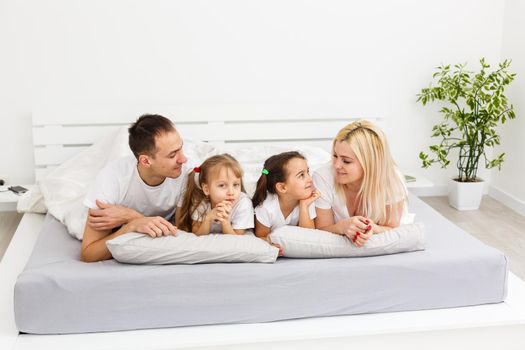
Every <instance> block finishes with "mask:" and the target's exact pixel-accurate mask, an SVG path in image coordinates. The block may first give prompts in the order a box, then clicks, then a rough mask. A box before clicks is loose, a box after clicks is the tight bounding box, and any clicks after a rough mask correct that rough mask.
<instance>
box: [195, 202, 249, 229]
mask: <svg viewBox="0 0 525 350" xmlns="http://www.w3.org/2000/svg"><path fill="white" fill-rule="evenodd" d="M209 211H211V203H210V202H208V201H206V202H201V203H200V204H199V206H198V207H197V209H195V210H194V211H193V213H192V214H191V218H192V219H193V220H194V221H202V219H203V218H204V216H205V215H206V213H207V212H209ZM230 220H231V224H232V228H233V229H235V230H245V229H250V228H253V227H254V224H253V205H252V200H251V199H250V197H248V195H247V194H246V193H244V192H241V195H240V196H239V199H238V200H237V202H235V204H234V205H233V208H232V211H231V213H230ZM210 233H222V226H221V223H220V222H215V221H213V222H212V224H211V228H210Z"/></svg>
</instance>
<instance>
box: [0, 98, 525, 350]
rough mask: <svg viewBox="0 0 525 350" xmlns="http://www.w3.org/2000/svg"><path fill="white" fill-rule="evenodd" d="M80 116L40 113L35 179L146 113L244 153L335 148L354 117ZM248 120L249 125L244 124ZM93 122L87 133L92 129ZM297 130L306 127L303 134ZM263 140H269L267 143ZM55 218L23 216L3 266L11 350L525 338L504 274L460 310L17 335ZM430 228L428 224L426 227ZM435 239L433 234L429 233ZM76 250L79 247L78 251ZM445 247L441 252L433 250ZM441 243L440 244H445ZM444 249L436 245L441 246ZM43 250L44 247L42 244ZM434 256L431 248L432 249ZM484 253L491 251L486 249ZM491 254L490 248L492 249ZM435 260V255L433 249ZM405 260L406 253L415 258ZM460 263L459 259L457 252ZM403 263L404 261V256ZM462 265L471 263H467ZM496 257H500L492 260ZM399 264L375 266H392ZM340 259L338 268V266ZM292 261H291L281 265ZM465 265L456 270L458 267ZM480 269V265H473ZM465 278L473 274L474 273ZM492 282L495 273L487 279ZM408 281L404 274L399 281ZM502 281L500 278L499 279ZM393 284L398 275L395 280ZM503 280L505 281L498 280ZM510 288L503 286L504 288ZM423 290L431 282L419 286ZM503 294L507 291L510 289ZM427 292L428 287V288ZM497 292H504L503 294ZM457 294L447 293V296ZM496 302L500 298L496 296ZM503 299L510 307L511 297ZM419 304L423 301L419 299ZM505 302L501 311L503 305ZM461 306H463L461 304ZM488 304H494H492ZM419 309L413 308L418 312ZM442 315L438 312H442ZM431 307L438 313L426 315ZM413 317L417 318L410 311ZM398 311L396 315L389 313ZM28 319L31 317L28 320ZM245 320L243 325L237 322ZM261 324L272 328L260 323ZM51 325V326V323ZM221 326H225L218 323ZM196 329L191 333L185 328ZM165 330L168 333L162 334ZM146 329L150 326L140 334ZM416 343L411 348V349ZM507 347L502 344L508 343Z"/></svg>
mask: <svg viewBox="0 0 525 350" xmlns="http://www.w3.org/2000/svg"><path fill="white" fill-rule="evenodd" d="M78 110H79V109H78V108H77V109H74V110H71V109H63V110H60V111H57V110H46V109H39V110H38V111H35V113H34V118H33V124H34V128H33V131H34V143H35V163H36V167H37V168H36V169H37V178H38V177H41V176H43V175H44V174H45V172H46V171H49V168H52V167H54V166H56V165H58V164H60V163H61V162H62V161H64V160H65V159H67V158H68V157H70V156H71V155H73V154H75V153H78V152H79V151H80V150H82V149H85V148H86V147H88V145H89V144H91V143H92V142H94V141H95V140H96V137H99V136H100V135H101V134H103V133H104V132H107V131H108V130H110V129H112V128H116V127H118V126H119V125H121V124H127V123H129V122H130V121H132V120H133V119H134V118H135V117H136V116H137V115H139V114H140V113H141V112H142V111H152V112H158V113H161V114H165V115H168V116H175V117H174V118H173V119H174V120H175V122H176V124H177V127H178V128H179V129H180V130H181V133H182V135H183V136H184V137H188V136H193V137H199V138H200V139H202V140H205V141H208V142H210V143H214V144H222V143H230V144H231V143H234V144H238V145H262V144H279V143H281V144H282V143H284V144H287V145H288V144H290V145H293V144H305V143H309V144H312V145H316V146H320V147H325V148H326V147H329V144H330V139H331V137H332V136H333V135H335V133H336V131H338V130H339V128H340V127H342V126H343V125H345V124H346V123H348V122H349V120H350V119H352V118H348V117H344V116H343V117H341V116H340V115H323V114H320V113H319V112H318V111H315V110H311V111H310V113H311V114H308V113H306V111H304V110H303V111H300V112H296V113H295V114H294V113H292V110H286V108H284V109H282V108H279V107H278V106H272V107H266V108H259V109H257V110H254V109H253V108H248V107H245V106H219V107H217V106H215V107H209V108H196V107H180V106H179V107H165V108H155V109H151V108H147V107H140V108H136V109H134V110H131V109H128V110H126V109H107V108H106V109H97V110H93V109H80V110H81V111H82V112H80V114H81V115H80V116H79V117H78V120H81V121H83V122H80V123H79V122H71V118H69V116H70V115H71V113H76V115H78V114H79V112H78ZM247 116H250V117H247ZM87 120H89V125H86V121H87ZM299 126H300V127H299ZM262 135H264V137H262ZM411 206H412V207H413V209H414V210H415V212H416V215H418V216H421V218H422V219H423V221H424V222H425V223H426V224H427V222H428V223H435V224H436V225H440V226H439V227H440V228H443V227H444V228H446V229H447V232H448V234H458V235H461V239H462V240H463V241H464V243H465V244H466V247H468V245H469V244H471V245H477V246H478V247H484V245H480V243H479V242H477V241H476V240H474V239H473V238H471V237H470V236H469V235H467V234H466V233H464V232H462V231H461V230H460V229H459V228H457V227H455V226H454V225H452V224H451V223H449V222H448V221H446V219H444V218H443V217H441V216H440V215H439V214H438V213H436V212H435V211H433V210H432V209H431V208H430V207H428V206H427V205H426V204H424V203H423V202H421V201H420V200H419V199H417V198H415V197H413V198H412V199H411ZM49 222H50V219H49V218H48V219H45V216H44V215H42V214H34V213H28V214H25V215H24V217H23V219H22V221H21V223H20V226H19V228H18V230H17V232H16V234H15V236H14V237H13V240H12V242H11V244H10V247H9V248H8V250H7V252H6V254H5V256H4V259H3V260H2V263H1V273H0V278H1V285H2V288H3V289H2V295H1V300H0V302H1V323H0V331H1V335H2V339H3V341H4V342H6V345H7V346H6V347H4V346H2V349H3V348H14V349H31V348H36V347H38V348H39V349H47V348H53V349H62V348H64V349H65V348H71V347H75V348H78V349H82V348H86V349H88V348H89V349H93V348H104V349H112V348H137V349H138V348H146V347H147V348H162V349H164V348H174V349H175V348H177V349H184V348H217V349H220V348H225V349H226V348H228V349H231V348H235V347H238V348H243V349H246V348H253V349H258V348H268V347H273V348H278V347H283V348H284V347H286V348H291V347H297V348H308V347H310V348H318V347H321V346H326V347H330V348H348V346H349V345H359V346H362V347H364V348H367V347H369V348H371V347H374V346H379V345H386V344H388V345H390V346H392V345H403V346H404V347H405V348H407V347H408V348H410V344H412V346H414V347H417V346H420V344H426V345H427V346H426V347H429V342H430V344H431V345H432V346H436V347H441V346H443V345H444V344H447V341H450V340H447V339H452V338H454V339H458V340H461V339H469V342H471V343H476V344H478V343H479V345H480V346H486V345H488V344H491V342H492V343H494V344H498V346H501V344H503V343H505V342H507V343H508V344H509V346H517V345H519V344H523V340H522V336H521V334H523V333H522V332H523V331H524V330H525V298H524V297H523V296H524V295H525V284H524V283H523V282H522V281H521V280H520V279H518V278H517V277H516V276H514V275H513V274H512V273H508V275H507V274H506V269H504V271H505V273H502V272H501V269H502V268H501V265H504V263H505V262H504V261H500V268H499V269H500V273H499V275H498V276H499V279H500V281H499V282H497V285H494V284H493V283H492V282H491V281H490V280H487V281H488V282H487V285H485V286H479V288H474V289H479V290H480V291H481V292H482V293H478V294H483V293H485V292H486V293H488V294H491V293H493V294H494V295H492V296H491V297H490V298H492V299H490V298H487V297H482V298H480V299H479V300H477V299H476V297H475V296H473V295H472V294H471V293H469V292H468V291H467V292H465V291H466V290H467V289H468V288H469V281H468V280H463V283H464V285H463V286H462V288H460V289H459V290H457V291H455V292H452V293H450V295H454V294H462V293H463V292H465V293H464V296H465V298H466V299H465V298H464V300H463V301H462V302H460V303H459V304H454V303H449V304H447V303H443V304H442V305H435V306H433V307H431V306H428V305H427V304H424V303H420V305H421V307H420V308H419V309H425V310H419V311H398V310H400V309H399V308H398V309H396V308H395V307H392V308H391V309H388V308H384V310H381V309H378V310H376V311H374V313H369V314H359V315H349V316H330V314H329V313H327V314H326V316H329V317H307V316H309V314H308V313H306V314H304V315H303V316H302V317H306V318H299V319H293V320H284V321H275V322H264V323H261V322H257V323H253V322H254V321H253V320H250V319H247V320H246V323H235V324H217V325H202V326H187V327H175V328H155V329H142V330H132V331H125V332H98V333H89V334H68V335H34V334H20V333H19V330H18V329H17V326H16V323H15V319H14V305H13V289H14V286H15V282H16V279H17V276H18V275H19V273H20V272H22V271H23V269H24V267H25V266H26V264H27V262H28V259H29V257H30V256H31V255H32V249H33V247H34V246H35V244H37V243H36V242H37V241H39V239H40V242H42V241H43V239H44V238H43V237H40V238H39V236H40V232H41V231H40V228H42V227H43V226H44V225H49ZM427 226H428V224H427ZM427 232H429V234H430V235H431V237H432V235H435V234H436V230H435V229H434V230H432V229H431V228H427ZM75 243H78V242H75ZM436 244H438V243H436ZM439 244H442V243H439ZM439 244H438V245H439ZM37 247H38V244H37ZM431 247H432V245H431ZM483 249H485V248H483ZM488 249H489V250H490V251H492V250H491V249H490V248H488ZM430 251H432V249H430ZM417 253H418V252H416V253H408V254H417ZM456 253H457V254H458V255H457V256H456V257H458V259H459V257H460V256H461V254H459V253H458V252H456ZM399 256H400V257H401V258H404V257H403V256H402V254H399ZM465 256H466V257H465V260H464V262H465V261H468V260H472V259H469V257H468V255H467V254H465ZM493 256H497V254H495V255H493ZM392 258H394V259H395V258H399V257H398V256H391V257H379V258H373V259H375V261H381V259H383V260H385V261H388V262H389V263H391V261H392V260H391V259H392ZM336 260H337V259H336ZM283 261H284V262H286V260H283ZM460 262H461V260H458V261H453V260H451V261H450V264H451V265H450V270H451V271H452V270H453V269H457V268H458V263H460ZM461 266H462V264H459V268H461ZM473 266H476V264H474V265H473ZM467 274H468V271H467ZM490 275H492V274H490ZM399 276H401V275H399ZM502 276H503V277H502ZM393 277H394V278H395V277H396V276H395V275H394V276H393ZM501 279H505V280H506V281H501ZM505 282H506V283H505ZM421 285H422V286H425V283H422V284H421ZM505 286H506V290H505ZM426 287H430V288H431V286H428V285H427V286H426ZM497 289H499V292H497V291H496V290H497ZM449 292H450V291H449ZM496 294H497V295H496ZM505 294H506V298H505ZM416 295H417V294H416ZM503 299H504V302H498V301H500V300H503ZM456 302H457V301H456ZM480 303H484V304H483V305H476V306H464V307H454V306H458V305H470V304H480ZM486 303H488V304H486ZM414 304H416V303H414ZM436 307H437V309H436ZM428 308H433V309H432V310H428ZM409 309H410V310H418V307H415V306H412V307H411V308H409ZM385 311H398V312H385ZM28 318H29V319H30V317H28ZM238 321H239V320H236V322H238ZM255 321H272V320H271V319H270V318H268V319H255ZM49 322H50V323H52V322H54V321H53V320H52V319H50V320H49ZM220 323H224V322H220ZM187 325H189V324H187ZM158 326H159V327H162V326H163V325H158ZM143 328H147V327H143ZM405 336H409V339H411V340H410V342H407V339H408V337H405ZM502 342H503V343H502Z"/></svg>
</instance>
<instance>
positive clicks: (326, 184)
mask: <svg viewBox="0 0 525 350" xmlns="http://www.w3.org/2000/svg"><path fill="white" fill-rule="evenodd" d="M312 179H313V181H314V186H315V188H316V189H317V190H318V191H319V192H320V193H321V196H320V197H319V198H318V199H317V200H316V201H315V206H316V207H317V208H320V209H332V212H333V213H334V223H338V222H339V221H341V220H343V219H348V218H349V217H350V214H349V213H348V208H347V207H346V198H345V197H344V196H341V195H339V194H338V193H337V192H336V189H335V183H334V181H335V175H334V167H333V165H332V162H328V163H326V164H324V165H323V166H321V167H319V168H318V169H317V170H315V172H314V173H313V175H312ZM401 200H403V198H400V201H401ZM405 200H406V199H405ZM413 221H414V215H413V214H410V213H409V212H408V208H407V205H406V203H405V206H404V208H403V213H402V215H401V220H400V222H401V224H408V223H412V222H413Z"/></svg>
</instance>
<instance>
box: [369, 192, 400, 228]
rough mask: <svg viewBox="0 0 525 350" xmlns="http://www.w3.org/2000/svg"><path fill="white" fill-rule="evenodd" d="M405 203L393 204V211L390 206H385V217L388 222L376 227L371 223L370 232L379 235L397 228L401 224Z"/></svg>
mask: <svg viewBox="0 0 525 350" xmlns="http://www.w3.org/2000/svg"><path fill="white" fill-rule="evenodd" d="M405 205H406V203H405V201H404V200H403V201H400V202H397V203H396V204H394V209H395V210H392V206H391V205H389V206H387V209H386V211H387V217H388V221H387V222H386V223H385V224H384V225H378V224H374V223H372V232H373V233H381V232H384V231H388V230H391V229H393V228H396V227H399V224H400V223H401V216H402V215H403V209H404V208H405Z"/></svg>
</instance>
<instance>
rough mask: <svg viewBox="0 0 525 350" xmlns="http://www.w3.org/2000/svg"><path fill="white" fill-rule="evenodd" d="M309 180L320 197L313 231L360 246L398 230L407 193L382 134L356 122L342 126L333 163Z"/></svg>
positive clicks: (372, 127)
mask: <svg viewBox="0 0 525 350" xmlns="http://www.w3.org/2000/svg"><path fill="white" fill-rule="evenodd" d="M313 180H314V184H315V187H316V188H317V189H318V190H319V192H320V193H321V197H320V198H319V199H318V200H317V201H316V211H317V217H316V219H315V227H316V228H318V229H321V230H326V231H330V232H333V233H336V234H340V235H346V236H347V237H348V238H349V239H351V240H352V242H354V243H355V245H357V246H359V247H361V246H363V245H364V244H365V243H366V241H367V240H368V238H370V237H371V236H372V234H374V233H380V232H382V231H385V230H389V229H391V228H394V227H397V226H399V223H400V220H401V216H402V214H403V212H404V209H405V208H406V197H407V193H406V188H405V185H404V183H403V180H402V177H401V174H400V172H399V170H398V169H397V167H396V165H395V163H394V160H393V159H392V156H391V154H390V150H389V148H388V143H387V141H386V138H385V136H384V134H383V132H382V131H381V130H380V129H379V128H377V127H376V126H375V125H374V124H372V123H370V122H368V121H366V120H360V121H356V122H353V123H351V124H349V125H347V126H346V127H344V128H343V129H342V130H341V131H339V133H338V134H337V136H336V137H335V139H334V141H333V144H332V162H331V164H330V163H328V164H326V165H325V166H323V167H321V168H320V169H318V170H317V171H316V172H315V173H314V175H313Z"/></svg>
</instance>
